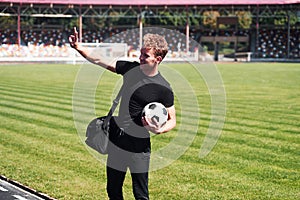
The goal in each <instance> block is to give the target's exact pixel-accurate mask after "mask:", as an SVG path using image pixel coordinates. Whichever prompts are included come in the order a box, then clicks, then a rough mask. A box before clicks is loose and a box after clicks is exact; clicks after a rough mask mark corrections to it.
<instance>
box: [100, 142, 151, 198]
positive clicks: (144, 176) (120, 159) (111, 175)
mask: <svg viewBox="0 0 300 200" xmlns="http://www.w3.org/2000/svg"><path fill="white" fill-rule="evenodd" d="M149 162H150V150H149V152H142V153H130V152H126V151H123V150H118V149H117V148H116V149H114V150H111V151H110V152H109V154H108V158H107V167H106V170H107V171H106V173H107V194H108V197H109V199H110V200H123V192H122V187H123V183H124V180H125V175H126V172H127V169H129V170H130V173H131V178H132V189H133V194H134V197H135V199H136V200H148V199H149V192H148V170H149Z"/></svg>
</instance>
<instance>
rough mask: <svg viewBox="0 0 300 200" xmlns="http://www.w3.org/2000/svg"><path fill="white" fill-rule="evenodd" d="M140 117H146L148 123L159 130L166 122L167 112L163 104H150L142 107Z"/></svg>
mask: <svg viewBox="0 0 300 200" xmlns="http://www.w3.org/2000/svg"><path fill="white" fill-rule="evenodd" d="M142 116H143V117H146V118H147V119H148V122H149V123H151V124H153V125H156V126H158V127H159V128H161V127H163V126H164V125H165V124H166V122H167V120H168V111H167V109H166V107H165V106H164V105H163V104H161V103H158V102H152V103H149V104H147V105H146V106H145V107H144V109H143V112H142Z"/></svg>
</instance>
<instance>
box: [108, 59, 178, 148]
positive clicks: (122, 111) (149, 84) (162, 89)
mask: <svg viewBox="0 0 300 200" xmlns="http://www.w3.org/2000/svg"><path fill="white" fill-rule="evenodd" d="M139 65H140V64H139V63H138V62H128V61H118V62H117V65H116V72H117V73H118V74H121V75H123V88H124V89H123V92H122V98H121V102H120V108H119V116H118V119H117V124H118V126H119V127H121V128H123V129H124V130H125V132H126V137H125V138H127V139H126V141H125V143H124V142H122V141H117V140H116V141H115V142H114V143H122V144H117V145H118V146H119V147H121V148H123V149H125V150H129V151H132V152H143V151H144V150H145V149H147V148H150V135H149V132H148V131H147V130H146V129H145V128H144V127H143V126H142V122H141V117H142V111H143V108H144V107H145V106H146V105H147V104H148V103H151V102H159V103H162V104H163V105H164V106H165V107H167V108H168V107H171V106H173V104H174V95H173V91H172V89H171V86H170V84H169V83H168V81H167V80H166V79H165V78H164V77H163V76H162V75H161V74H160V73H158V74H157V75H155V76H153V77H149V76H147V75H145V74H144V73H143V72H142V71H141V69H140V67H139ZM123 140H124V139H123Z"/></svg>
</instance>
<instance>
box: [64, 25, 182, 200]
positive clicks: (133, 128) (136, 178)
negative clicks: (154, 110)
mask: <svg viewBox="0 0 300 200" xmlns="http://www.w3.org/2000/svg"><path fill="white" fill-rule="evenodd" d="M143 39H144V45H143V47H142V48H141V55H140V57H139V60H140V63H138V62H129V61H117V62H116V63H114V64H110V63H109V61H108V60H104V59H103V58H101V56H100V55H94V54H92V53H91V52H89V49H87V48H84V47H82V46H81V45H80V43H78V32H77V31H76V28H74V34H73V35H70V37H69V42H70V45H71V47H72V48H74V49H75V50H77V51H78V52H79V53H80V54H81V55H82V56H83V57H84V58H86V59H87V60H88V61H90V62H92V63H94V64H96V65H99V66H101V67H104V68H106V69H107V70H109V71H111V72H114V73H117V74H121V75H122V76H123V86H122V88H123V91H122V99H121V103H120V108H119V114H118V117H114V118H112V120H111V122H110V124H111V125H110V127H111V129H110V132H111V133H110V144H109V149H108V157H107V193H108V196H109V199H111V200H119V199H120V200H121V199H123V193H122V187H123V183H124V180H125V175H126V171H127V169H128V168H129V170H130V173H131V177H132V187H133V194H134V197H135V199H149V193H148V170H149V162H150V152H151V143H150V134H149V131H151V132H153V133H155V134H160V133H165V132H168V131H170V130H171V129H173V128H174V127H175V126H176V116H175V107H174V95H173V91H172V89H171V87H170V84H169V83H168V82H167V81H166V80H165V78H163V76H162V75H161V74H160V72H159V71H158V66H159V64H160V63H161V62H162V60H163V59H164V57H165V56H166V54H167V52H168V44H167V42H166V40H165V39H164V37H162V36H160V35H158V34H146V35H145V36H144V38H143ZM151 102H160V103H162V104H164V105H165V107H166V108H167V110H168V115H169V116H168V121H167V123H166V124H165V125H164V126H163V127H156V126H155V125H153V124H151V123H148V122H149V119H147V118H145V117H143V116H142V110H143V108H144V107H145V106H146V105H147V104H148V103H151ZM116 127H118V128H116ZM120 130H122V131H120Z"/></svg>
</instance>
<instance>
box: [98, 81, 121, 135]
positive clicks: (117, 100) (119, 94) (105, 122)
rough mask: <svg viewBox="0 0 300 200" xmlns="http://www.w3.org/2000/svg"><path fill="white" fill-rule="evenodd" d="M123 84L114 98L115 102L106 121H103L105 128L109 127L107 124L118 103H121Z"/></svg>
mask: <svg viewBox="0 0 300 200" xmlns="http://www.w3.org/2000/svg"><path fill="white" fill-rule="evenodd" d="M123 87H124V86H123V84H122V86H121V89H120V91H119V93H118V95H117V97H116V98H115V99H114V100H113V103H112V106H111V108H110V110H109V112H108V114H107V117H106V118H105V120H104V122H103V128H105V129H106V128H107V125H108V122H109V121H110V119H111V117H112V115H113V113H114V111H115V109H116V108H117V106H118V104H119V101H120V98H121V96H122V93H123Z"/></svg>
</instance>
